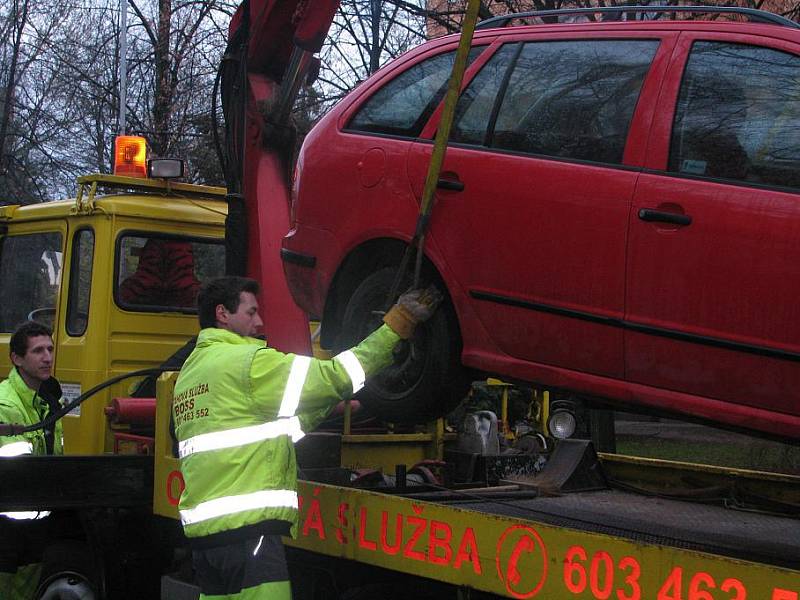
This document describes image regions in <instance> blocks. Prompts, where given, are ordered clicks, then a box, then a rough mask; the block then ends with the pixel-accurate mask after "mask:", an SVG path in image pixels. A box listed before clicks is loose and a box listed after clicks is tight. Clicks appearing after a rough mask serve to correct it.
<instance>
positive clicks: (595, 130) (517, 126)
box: [491, 40, 658, 164]
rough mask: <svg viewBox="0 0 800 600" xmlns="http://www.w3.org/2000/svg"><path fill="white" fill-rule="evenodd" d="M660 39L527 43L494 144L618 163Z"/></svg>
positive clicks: (510, 88) (508, 92)
mask: <svg viewBox="0 0 800 600" xmlns="http://www.w3.org/2000/svg"><path fill="white" fill-rule="evenodd" d="M657 48H658V41H657V40H573V41H552V42H550V41H546V42H535V43H529V44H526V45H525V47H524V48H523V50H522V53H521V54H520V56H519V58H518V60H517V63H516V65H515V67H514V72H513V73H512V75H511V78H510V80H509V84H508V87H507V89H506V92H505V95H504V97H503V99H502V104H501V106H500V110H499V113H498V116H497V122H496V125H495V127H494V132H493V137H492V143H491V145H492V146H493V147H495V148H500V149H503V150H513V151H518V152H525V153H530V154H539V155H545V156H555V157H562V158H567V159H578V160H587V161H594V162H601V163H611V164H618V163H621V162H622V155H623V152H624V150H625V141H626V138H627V134H628V128H629V126H630V122H631V118H632V117H633V111H634V108H635V107H636V101H637V99H638V98H639V92H640V90H641V87H642V83H643V82H644V78H645V76H646V74H647V70H648V68H649V67H650V63H651V62H652V60H653V56H655V52H656V49H657Z"/></svg>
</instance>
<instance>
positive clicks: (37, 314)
mask: <svg viewBox="0 0 800 600" xmlns="http://www.w3.org/2000/svg"><path fill="white" fill-rule="evenodd" d="M63 264H64V260H63V256H62V238H61V234H60V233H58V232H37V233H27V234H22V235H10V236H7V237H3V238H0V331H2V332H4V333H7V332H11V331H13V330H14V328H15V327H16V326H17V325H18V324H19V323H21V322H22V321H25V320H29V319H30V320H34V321H39V322H40V323H43V324H45V325H47V326H48V327H52V326H53V320H54V319H53V317H54V316H55V312H56V301H57V299H58V287H59V285H60V283H61V269H62V267H63Z"/></svg>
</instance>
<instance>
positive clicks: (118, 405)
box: [105, 398, 156, 426]
mask: <svg viewBox="0 0 800 600" xmlns="http://www.w3.org/2000/svg"><path fill="white" fill-rule="evenodd" d="M105 413H106V416H107V417H108V418H109V420H110V421H111V422H112V423H114V424H115V425H150V426H152V425H155V422H156V399H155V398H114V399H113V400H112V401H111V405H110V406H107V407H106V409H105Z"/></svg>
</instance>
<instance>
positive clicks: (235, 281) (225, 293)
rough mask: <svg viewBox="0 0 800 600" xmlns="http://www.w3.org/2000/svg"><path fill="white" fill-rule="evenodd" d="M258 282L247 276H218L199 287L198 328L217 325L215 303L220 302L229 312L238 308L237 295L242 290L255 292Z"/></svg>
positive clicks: (257, 288) (256, 291)
mask: <svg viewBox="0 0 800 600" xmlns="http://www.w3.org/2000/svg"><path fill="white" fill-rule="evenodd" d="M259 289H260V288H259V285H258V282H257V281H256V280H254V279H248V278H247V277H237V276H229V277H219V278H218V279H213V280H212V281H209V282H207V283H205V284H203V287H202V288H200V293H199V294H197V316H198V317H199V318H200V328H201V329H205V328H206V327H216V326H217V305H219V304H222V305H224V306H225V308H227V309H228V311H229V312H232V313H235V312H236V311H237V310H239V296H240V294H241V293H242V292H250V293H251V294H257V293H258V290H259Z"/></svg>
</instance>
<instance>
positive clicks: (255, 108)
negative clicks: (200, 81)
mask: <svg viewBox="0 0 800 600" xmlns="http://www.w3.org/2000/svg"><path fill="white" fill-rule="evenodd" d="M338 6H339V0H244V2H243V3H242V4H241V5H240V6H239V8H238V10H237V11H236V14H235V15H234V17H233V19H232V21H231V25H230V28H229V38H228V39H229V42H228V47H227V49H226V52H225V56H224V58H223V62H222V67H221V69H220V74H221V82H222V107H223V111H224V114H225V130H226V147H227V152H226V160H224V161H223V162H224V165H223V166H224V169H225V179H226V183H227V186H228V219H227V221H226V234H225V237H226V246H227V251H228V264H227V271H228V273H229V274H246V275H247V276H249V277H252V278H254V279H256V280H257V281H259V282H260V283H261V286H262V292H261V305H262V315H263V318H264V327H265V331H266V333H267V336H268V339H269V342H270V345H271V346H273V347H275V348H278V349H280V350H283V351H287V352H289V351H290V352H298V353H302V354H310V352H311V349H310V341H309V335H308V318H307V315H305V314H304V313H303V312H302V311H301V310H300V309H299V308H298V307H297V305H296V304H295V303H294V301H293V300H292V297H291V295H290V293H289V289H288V287H287V285H286V280H285V277H284V274H283V265H282V262H281V259H280V241H281V239H282V238H283V236H284V235H286V233H287V231H288V230H289V227H290V223H289V205H290V186H291V183H290V177H291V176H290V169H291V159H292V156H293V152H294V143H295V140H294V135H293V131H292V128H291V124H290V120H289V115H290V112H291V108H292V104H293V102H294V99H295V97H296V95H297V91H298V90H299V87H300V84H301V82H302V81H303V79H304V78H305V77H306V74H307V72H308V69H309V67H310V65H311V64H312V63H313V60H314V59H313V54H314V53H315V52H317V51H319V49H320V47H321V46H322V42H323V40H324V39H325V36H326V34H327V32H328V29H329V28H330V25H331V22H332V21H333V16H334V13H335V12H336V9H337V8H338Z"/></svg>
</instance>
